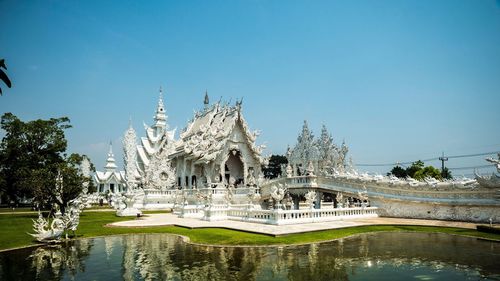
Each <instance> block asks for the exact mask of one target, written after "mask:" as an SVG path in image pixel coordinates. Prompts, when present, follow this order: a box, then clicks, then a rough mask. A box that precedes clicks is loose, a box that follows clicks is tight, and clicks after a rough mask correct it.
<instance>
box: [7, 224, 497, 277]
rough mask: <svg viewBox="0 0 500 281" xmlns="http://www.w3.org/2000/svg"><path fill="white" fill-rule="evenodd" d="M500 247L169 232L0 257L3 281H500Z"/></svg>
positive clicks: (450, 239) (414, 238)
mask: <svg viewBox="0 0 500 281" xmlns="http://www.w3.org/2000/svg"><path fill="white" fill-rule="evenodd" d="M499 248H500V244H499V243H494V242H487V241H481V240H477V239H473V238H466V237H458V236H451V235H445V234H425V233H377V234H367V235H359V236H356V237H351V238H345V239H341V240H338V241H333V242H328V243H322V244H310V245H303V246H293V247H270V248H266V247H262V248H256V247H207V246H194V245H190V244H186V243H183V242H182V241H181V240H180V238H178V237H175V236H169V235H153V234H150V235H129V236H115V237H105V238H96V239H88V240H79V241H74V242H70V243H65V244H60V245H56V246H50V247H40V248H36V249H33V248H32V249H23V250H16V251H11V252H5V253H0V280H246V281H248V280H370V279H371V280H379V279H385V280H388V279H393V280H401V279H414V280H432V279H453V280H477V279H480V278H486V279H492V280H500V267H499V266H498V265H499V262H498V261H499V260H500V249H499Z"/></svg>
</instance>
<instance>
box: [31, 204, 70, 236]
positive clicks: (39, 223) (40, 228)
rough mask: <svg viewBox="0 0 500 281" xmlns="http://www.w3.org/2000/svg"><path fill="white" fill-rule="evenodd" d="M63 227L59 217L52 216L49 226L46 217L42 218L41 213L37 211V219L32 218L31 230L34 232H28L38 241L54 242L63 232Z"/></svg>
mask: <svg viewBox="0 0 500 281" xmlns="http://www.w3.org/2000/svg"><path fill="white" fill-rule="evenodd" d="M64 228H65V227H64V222H63V220H62V219H61V218H60V217H56V218H54V219H53V220H52V223H51V224H50V227H49V221H48V219H45V218H43V216H42V213H40V211H38V219H37V220H33V231H34V232H35V233H34V234H31V233H28V234H29V235H31V236H33V237H35V238H36V240H38V241H39V242H56V241H59V239H60V238H61V236H62V234H63V233H64Z"/></svg>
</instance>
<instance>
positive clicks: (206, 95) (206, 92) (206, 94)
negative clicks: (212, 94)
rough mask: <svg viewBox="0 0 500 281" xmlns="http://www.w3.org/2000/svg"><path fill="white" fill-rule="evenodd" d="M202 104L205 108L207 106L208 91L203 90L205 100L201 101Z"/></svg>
mask: <svg viewBox="0 0 500 281" xmlns="http://www.w3.org/2000/svg"><path fill="white" fill-rule="evenodd" d="M203 103H204V104H205V106H208V104H209V103H210V101H209V99H208V90H205V100H204V101H203Z"/></svg>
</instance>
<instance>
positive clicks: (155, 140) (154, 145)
mask: <svg viewBox="0 0 500 281" xmlns="http://www.w3.org/2000/svg"><path fill="white" fill-rule="evenodd" d="M167 120H168V116H167V114H166V112H165V105H164V103H163V90H162V88H160V97H159V99H158V105H157V107H156V112H155V116H154V124H153V125H152V126H148V125H146V124H144V129H145V131H146V137H142V138H141V139H140V144H139V145H137V155H138V160H139V163H140V165H139V168H140V169H141V170H142V171H144V170H145V167H147V166H148V165H149V162H150V159H151V156H152V155H154V154H155V153H157V152H158V150H159V149H161V148H162V146H163V145H164V144H165V143H168V144H170V143H173V142H174V135H175V129H174V130H168V128H169V127H168V124H167Z"/></svg>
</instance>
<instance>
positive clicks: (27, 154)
mask: <svg viewBox="0 0 500 281" xmlns="http://www.w3.org/2000/svg"><path fill="white" fill-rule="evenodd" d="M70 127H71V125H69V119H68V118H67V117H62V118H51V119H49V120H41V119H38V120H34V121H29V122H23V121H21V120H20V119H19V118H17V117H16V116H15V115H14V114H12V113H5V114H4V115H3V116H2V118H1V128H2V129H3V130H4V131H5V136H4V138H3V139H2V142H1V143H0V178H1V180H0V191H1V192H2V193H3V194H4V195H5V196H6V197H7V199H8V200H9V201H14V202H15V203H18V202H19V201H21V200H22V199H32V200H33V201H34V202H35V203H37V204H38V205H39V206H40V207H42V206H51V205H52V204H57V205H59V207H60V209H61V210H62V211H63V210H64V207H65V206H66V204H67V203H68V202H69V201H70V200H72V199H73V198H75V197H76V196H77V195H78V194H79V193H80V192H81V190H82V184H83V182H89V183H91V180H90V178H85V177H83V175H82V174H81V172H80V169H79V165H80V164H81V162H82V160H83V156H81V155H78V154H71V155H70V156H69V157H68V156H66V154H65V152H66V148H67V141H66V139H65V136H64V130H65V129H68V128H70ZM58 173H60V175H61V177H62V181H63V189H62V190H59V189H57V188H56V177H57V175H58Z"/></svg>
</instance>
